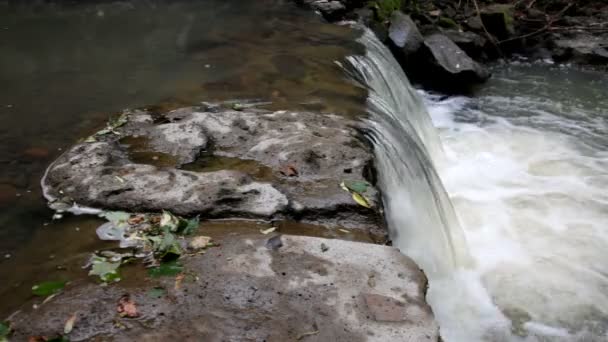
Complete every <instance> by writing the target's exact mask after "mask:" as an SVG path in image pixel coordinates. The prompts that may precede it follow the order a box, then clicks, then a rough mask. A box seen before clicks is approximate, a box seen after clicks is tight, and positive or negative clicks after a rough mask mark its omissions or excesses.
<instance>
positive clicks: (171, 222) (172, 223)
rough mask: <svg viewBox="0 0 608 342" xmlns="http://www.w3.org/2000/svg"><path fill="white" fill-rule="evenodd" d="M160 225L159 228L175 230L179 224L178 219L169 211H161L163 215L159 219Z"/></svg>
mask: <svg viewBox="0 0 608 342" xmlns="http://www.w3.org/2000/svg"><path fill="white" fill-rule="evenodd" d="M160 226H161V228H168V229H169V230H170V231H172V232H175V231H177V227H178V226H179V219H178V218H177V217H175V215H173V214H171V213H170V212H168V211H163V215H162V217H161V219H160Z"/></svg>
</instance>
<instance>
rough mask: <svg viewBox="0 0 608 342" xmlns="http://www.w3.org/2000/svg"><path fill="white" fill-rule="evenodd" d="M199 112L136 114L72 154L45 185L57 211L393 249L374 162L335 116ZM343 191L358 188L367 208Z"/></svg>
mask: <svg viewBox="0 0 608 342" xmlns="http://www.w3.org/2000/svg"><path fill="white" fill-rule="evenodd" d="M235 108H236V109H234V108H226V107H222V106H213V105H208V106H201V107H190V108H182V109H178V110H174V111H171V112H168V113H149V112H146V111H131V112H128V113H126V114H124V115H123V117H122V119H121V120H124V122H123V124H121V125H120V126H119V127H115V128H112V127H110V128H106V129H104V130H103V131H101V134H97V135H95V136H93V137H91V138H89V139H87V141H84V142H82V143H79V144H77V145H75V146H74V147H72V148H71V149H70V150H69V151H68V152H66V153H65V154H64V155H62V156H61V157H60V158H59V159H58V160H57V161H55V162H54V163H53V164H52V165H51V166H50V167H49V169H48V171H47V174H46V176H45V178H44V179H43V182H42V184H43V187H44V189H45V194H46V196H47V198H48V199H49V200H51V202H52V203H51V207H55V208H62V206H63V207H66V206H71V205H72V204H77V205H78V206H84V207H93V208H103V209H105V210H110V209H111V210H125V211H129V212H158V211H161V210H167V211H170V212H173V213H175V214H179V215H182V216H195V215H200V217H201V218H202V219H211V218H213V219H218V218H219V219H226V218H249V219H264V220H283V219H291V220H298V221H303V222H310V223H315V224H321V225H325V226H333V227H341V228H345V229H358V230H363V231H366V232H368V233H369V234H370V235H372V236H373V237H374V240H376V241H385V240H386V229H385V228H384V223H383V217H382V214H381V204H380V199H379V197H378V191H376V189H375V187H374V183H375V178H374V171H373V170H374V169H373V154H372V153H371V150H370V147H369V146H368V145H367V144H366V143H365V142H364V140H363V139H361V137H360V136H359V133H358V131H357V129H356V125H357V124H356V123H355V122H354V121H350V120H347V119H344V118H342V117H339V116H335V115H328V114H315V113H306V112H290V111H274V112H271V111H265V110H260V109H254V108H240V107H238V106H236V107H235ZM343 182H347V183H348V182H360V185H361V184H362V185H363V187H364V189H362V190H363V192H364V193H361V195H362V196H363V198H364V200H365V203H363V204H364V205H361V204H360V203H357V202H356V201H355V200H353V196H352V194H351V193H350V192H349V191H345V190H344V188H343V186H341V184H342V183H343Z"/></svg>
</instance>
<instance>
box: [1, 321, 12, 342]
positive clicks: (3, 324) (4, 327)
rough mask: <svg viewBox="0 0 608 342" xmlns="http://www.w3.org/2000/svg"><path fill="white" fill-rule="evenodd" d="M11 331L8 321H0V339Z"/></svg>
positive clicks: (4, 338)
mask: <svg viewBox="0 0 608 342" xmlns="http://www.w3.org/2000/svg"><path fill="white" fill-rule="evenodd" d="M10 333H11V326H10V325H9V323H8V322H0V341H2V340H6V338H7V337H8V335H9V334H10Z"/></svg>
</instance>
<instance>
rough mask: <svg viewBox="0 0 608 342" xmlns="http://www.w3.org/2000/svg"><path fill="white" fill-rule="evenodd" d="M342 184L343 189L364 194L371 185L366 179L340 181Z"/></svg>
mask: <svg viewBox="0 0 608 342" xmlns="http://www.w3.org/2000/svg"><path fill="white" fill-rule="evenodd" d="M340 186H341V187H342V189H344V190H346V191H348V192H357V193H360V194H362V193H364V192H366V191H367V188H368V187H369V186H370V184H369V183H368V182H366V181H352V180H345V181H343V182H342V183H340Z"/></svg>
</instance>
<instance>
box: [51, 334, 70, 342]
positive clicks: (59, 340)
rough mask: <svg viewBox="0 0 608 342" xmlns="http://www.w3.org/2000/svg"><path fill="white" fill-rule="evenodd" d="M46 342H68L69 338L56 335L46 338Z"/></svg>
mask: <svg viewBox="0 0 608 342" xmlns="http://www.w3.org/2000/svg"><path fill="white" fill-rule="evenodd" d="M46 342H70V340H69V339H68V338H67V337H65V336H61V335H59V336H57V337H53V338H51V339H50V340H47V341H46Z"/></svg>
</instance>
